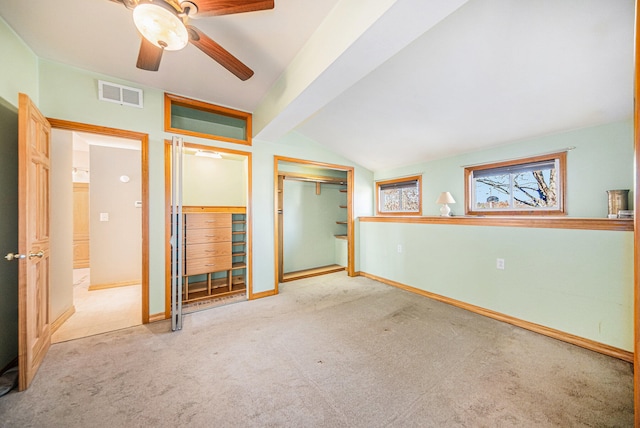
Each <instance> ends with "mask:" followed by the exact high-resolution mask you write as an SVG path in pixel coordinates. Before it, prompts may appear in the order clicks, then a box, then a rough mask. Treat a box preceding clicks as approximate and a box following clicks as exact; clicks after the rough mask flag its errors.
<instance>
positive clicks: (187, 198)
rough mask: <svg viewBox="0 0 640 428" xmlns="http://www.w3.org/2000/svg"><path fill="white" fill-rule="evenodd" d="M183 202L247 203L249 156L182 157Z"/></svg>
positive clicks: (236, 204)
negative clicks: (221, 157)
mask: <svg viewBox="0 0 640 428" xmlns="http://www.w3.org/2000/svg"><path fill="white" fill-rule="evenodd" d="M183 162H184V173H183V186H182V187H183V195H182V203H183V205H195V206H229V207H246V206H247V173H246V167H245V164H246V162H247V161H246V159H242V160H240V159H213V158H208V157H201V156H195V155H191V154H185V156H184V157H183Z"/></svg>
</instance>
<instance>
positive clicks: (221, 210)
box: [182, 205, 247, 214]
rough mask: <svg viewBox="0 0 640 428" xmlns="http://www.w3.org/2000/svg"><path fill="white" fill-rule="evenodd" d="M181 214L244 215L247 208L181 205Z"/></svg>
mask: <svg viewBox="0 0 640 428" xmlns="http://www.w3.org/2000/svg"><path fill="white" fill-rule="evenodd" d="M182 212H183V213H184V214H188V213H232V214H246V212H247V207H202V206H191V205H187V206H185V205H183V206H182Z"/></svg>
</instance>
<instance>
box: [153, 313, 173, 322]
mask: <svg viewBox="0 0 640 428" xmlns="http://www.w3.org/2000/svg"><path fill="white" fill-rule="evenodd" d="M169 318H170V316H169V317H167V316H166V314H165V313H164V312H158V313H157V314H151V315H149V322H157V321H164V320H167V319H169Z"/></svg>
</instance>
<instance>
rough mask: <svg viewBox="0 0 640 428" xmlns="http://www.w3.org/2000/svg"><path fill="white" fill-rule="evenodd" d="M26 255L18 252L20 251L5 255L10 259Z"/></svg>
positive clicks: (22, 257) (21, 257)
mask: <svg viewBox="0 0 640 428" xmlns="http://www.w3.org/2000/svg"><path fill="white" fill-rule="evenodd" d="M25 257H27V256H25V255H24V254H18V253H8V254H7V255H6V256H4V258H5V259H7V260H8V261H11V260H14V259H24V258H25Z"/></svg>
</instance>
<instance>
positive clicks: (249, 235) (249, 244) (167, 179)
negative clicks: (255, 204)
mask: <svg viewBox="0 0 640 428" xmlns="http://www.w3.org/2000/svg"><path fill="white" fill-rule="evenodd" d="M184 147H185V148H196V149H199V148H200V149H206V150H211V149H214V150H215V151H217V152H221V153H228V154H234V155H238V156H244V157H245V158H246V160H247V206H246V207H233V206H225V207H220V206H211V207H203V206H189V205H188V206H183V207H182V212H183V213H205V212H218V213H232V214H245V215H246V225H245V230H246V234H245V242H246V248H247V250H246V253H247V256H246V257H247V263H246V268H247V271H246V288H247V291H246V293H247V299H249V300H251V298H252V297H251V296H252V295H253V226H252V223H253V220H252V210H251V198H252V194H253V193H252V192H253V190H252V183H253V179H252V172H251V170H252V168H253V167H252V158H251V156H252V153H251V152H244V151H240V150H234V149H226V148H220V147H214V146H205V145H202V144H194V143H188V142H185V143H184ZM164 190H165V192H164V194H165V221H164V225H165V227H164V233H165V263H164V265H165V299H164V300H165V317H166V318H171V245H170V244H169V241H170V239H171V141H170V140H165V150H164Z"/></svg>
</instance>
